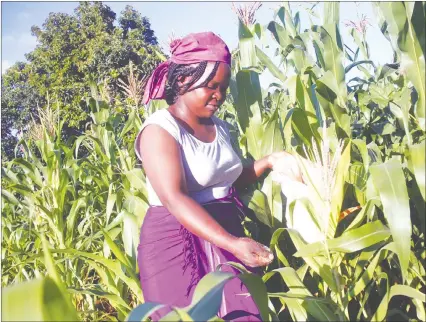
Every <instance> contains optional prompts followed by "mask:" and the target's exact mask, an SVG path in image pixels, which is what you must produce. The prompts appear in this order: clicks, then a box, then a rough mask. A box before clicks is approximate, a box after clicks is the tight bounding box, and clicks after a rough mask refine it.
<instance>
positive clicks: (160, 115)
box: [141, 108, 180, 141]
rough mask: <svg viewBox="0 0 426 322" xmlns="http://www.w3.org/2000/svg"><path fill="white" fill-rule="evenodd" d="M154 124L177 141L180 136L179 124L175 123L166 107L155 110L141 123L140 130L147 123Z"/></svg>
mask: <svg viewBox="0 0 426 322" xmlns="http://www.w3.org/2000/svg"><path fill="white" fill-rule="evenodd" d="M151 124H155V125H159V126H161V127H162V128H163V129H165V130H166V131H167V132H169V133H170V134H171V135H172V136H173V137H174V138H175V139H176V140H177V141H179V138H180V130H179V126H178V124H177V123H176V120H175V119H174V118H173V116H171V114H170V112H169V111H168V110H167V109H165V108H164V109H161V110H158V111H155V112H154V113H152V114H151V115H150V116H148V117H147V118H146V120H145V121H144V122H143V124H142V129H141V132H142V130H143V129H144V128H145V127H147V126H148V125H151Z"/></svg>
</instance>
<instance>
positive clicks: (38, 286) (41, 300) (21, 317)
mask: <svg viewBox="0 0 426 322" xmlns="http://www.w3.org/2000/svg"><path fill="white" fill-rule="evenodd" d="M2 295H3V299H2V303H1V308H2V320H4V321H70V320H71V321H78V320H79V318H78V316H77V313H76V312H75V309H74V308H73V307H72V306H71V303H70V301H69V299H68V298H67V296H66V295H65V294H64V293H63V292H61V290H60V288H59V287H58V286H57V285H56V283H55V282H54V281H53V279H51V278H50V277H45V278H43V279H36V280H32V281H29V282H25V283H19V284H15V285H13V286H9V287H5V288H3V289H2ZM29 295H30V296H29ZM23 299H25V300H24V301H23Z"/></svg>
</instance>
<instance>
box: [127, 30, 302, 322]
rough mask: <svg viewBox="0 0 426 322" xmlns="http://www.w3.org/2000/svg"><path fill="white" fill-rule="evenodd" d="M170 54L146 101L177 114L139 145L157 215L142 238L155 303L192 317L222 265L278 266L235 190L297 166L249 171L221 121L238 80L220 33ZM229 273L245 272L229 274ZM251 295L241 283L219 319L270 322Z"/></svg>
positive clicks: (184, 42) (160, 118)
mask: <svg viewBox="0 0 426 322" xmlns="http://www.w3.org/2000/svg"><path fill="white" fill-rule="evenodd" d="M170 47H171V53H172V56H171V58H170V60H169V61H167V62H164V63H162V64H161V65H160V66H158V67H157V69H156V70H155V71H154V73H153V74H152V75H151V77H150V79H149V80H148V83H147V86H146V90H145V94H144V103H145V104H146V103H147V102H148V101H149V100H151V99H163V98H165V99H166V101H167V103H168V104H169V108H168V109H163V110H159V111H157V112H155V113H154V114H152V115H151V116H150V117H149V118H148V119H147V120H146V121H145V123H144V125H143V127H142V130H141V132H140V133H139V135H138V137H137V139H136V142H135V149H136V153H137V155H138V157H139V159H140V160H141V161H142V164H143V167H144V169H145V172H146V176H147V187H148V196H149V203H150V206H151V207H150V208H149V210H148V212H147V214H146V217H145V219H144V223H143V225H142V228H141V237H140V245H139V247H138V264H139V269H140V277H141V285H142V290H143V293H144V297H145V299H146V301H149V302H157V303H162V304H167V305H171V306H178V307H183V306H187V305H188V304H189V303H190V302H191V299H192V294H193V291H194V288H195V285H196V284H197V283H198V281H199V280H200V279H201V278H202V277H203V276H204V275H206V274H207V273H209V272H211V271H214V270H215V268H216V266H217V265H218V264H220V263H225V262H228V261H235V262H239V263H242V264H243V265H245V266H246V267H247V268H250V269H252V268H255V267H260V266H265V265H268V264H269V263H270V262H271V261H272V259H273V255H272V253H271V252H270V251H269V249H267V247H265V246H263V245H261V244H259V243H257V242H256V241H254V240H252V239H250V238H247V237H244V230H243V228H242V225H241V219H242V216H244V207H243V206H242V204H241V203H240V202H239V200H238V198H237V196H236V192H235V188H234V187H244V186H245V185H247V184H249V183H251V182H254V181H255V180H257V179H258V178H259V177H260V176H261V175H262V174H263V173H264V172H265V171H266V170H267V169H271V168H272V166H273V165H274V163H275V162H276V161H277V160H281V161H282V159H283V158H292V156H291V155H289V154H287V153H285V152H280V153H274V154H272V155H269V156H265V157H264V158H262V159H261V160H258V161H256V162H254V163H253V164H252V165H251V166H249V167H245V168H243V166H242V164H241V161H240V159H239V158H238V156H237V154H236V153H235V152H234V151H233V149H232V147H231V143H230V136H229V130H228V128H227V125H226V123H225V122H224V121H222V120H220V119H218V118H217V117H215V116H214V114H215V112H216V111H217V110H218V108H219V107H220V105H221V104H222V103H223V101H224V100H225V94H226V90H227V88H228V85H229V78H230V76H231V70H230V63H231V54H230V52H229V50H228V47H227V46H226V44H225V43H224V42H223V41H222V40H221V39H220V38H219V37H218V36H216V35H215V34H213V33H211V32H205V33H196V34H190V35H188V36H187V37H185V38H183V39H180V40H175V41H173V42H172V43H171V46H170ZM296 176H297V175H296ZM223 270H225V271H231V272H235V271H234V270H233V269H232V268H231V267H229V266H225V268H224V269H223ZM252 270H253V269H252ZM242 293H247V289H246V288H245V287H244V286H243V285H242V283H241V281H239V280H238V279H233V280H231V281H230V282H229V283H228V284H227V285H226V286H225V289H224V296H223V301H222V306H221V309H220V312H218V315H219V316H220V317H221V318H223V319H225V320H233V321H237V320H241V321H260V316H259V311H258V309H257V307H256V305H255V304H254V302H253V300H252V298H251V297H247V296H243V295H240V294H242ZM167 311H169V310H168V309H164V310H162V311H158V312H157V313H155V314H153V315H152V318H153V319H154V320H158V319H159V318H160V317H161V316H164V314H165V313H166V312H167Z"/></svg>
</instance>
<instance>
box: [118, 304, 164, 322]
mask: <svg viewBox="0 0 426 322" xmlns="http://www.w3.org/2000/svg"><path fill="white" fill-rule="evenodd" d="M162 307H164V305H163V304H158V303H152V302H147V303H143V304H140V305H138V306H137V307H135V308H134V309H133V310H132V312H130V314H129V315H128V316H127V318H126V321H129V322H130V321H131V322H141V321H145V320H146V319H147V318H148V317H149V316H150V315H151V314H152V313H154V312H155V311H157V310H159V309H161V308H162Z"/></svg>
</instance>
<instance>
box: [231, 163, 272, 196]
mask: <svg viewBox="0 0 426 322" xmlns="http://www.w3.org/2000/svg"><path fill="white" fill-rule="evenodd" d="M269 169H272V166H271V163H270V159H269V155H267V156H265V157H263V158H262V159H260V160H257V161H254V162H252V163H251V164H249V165H246V166H244V167H243V171H242V172H241V174H240V176H239V177H238V179H237V180H236V181H235V183H234V185H235V187H236V188H237V189H243V188H245V187H246V186H248V185H249V184H251V183H254V182H256V181H257V180H258V179H259V178H260V177H261V176H262V174H263V173H265V171H267V170H269Z"/></svg>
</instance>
